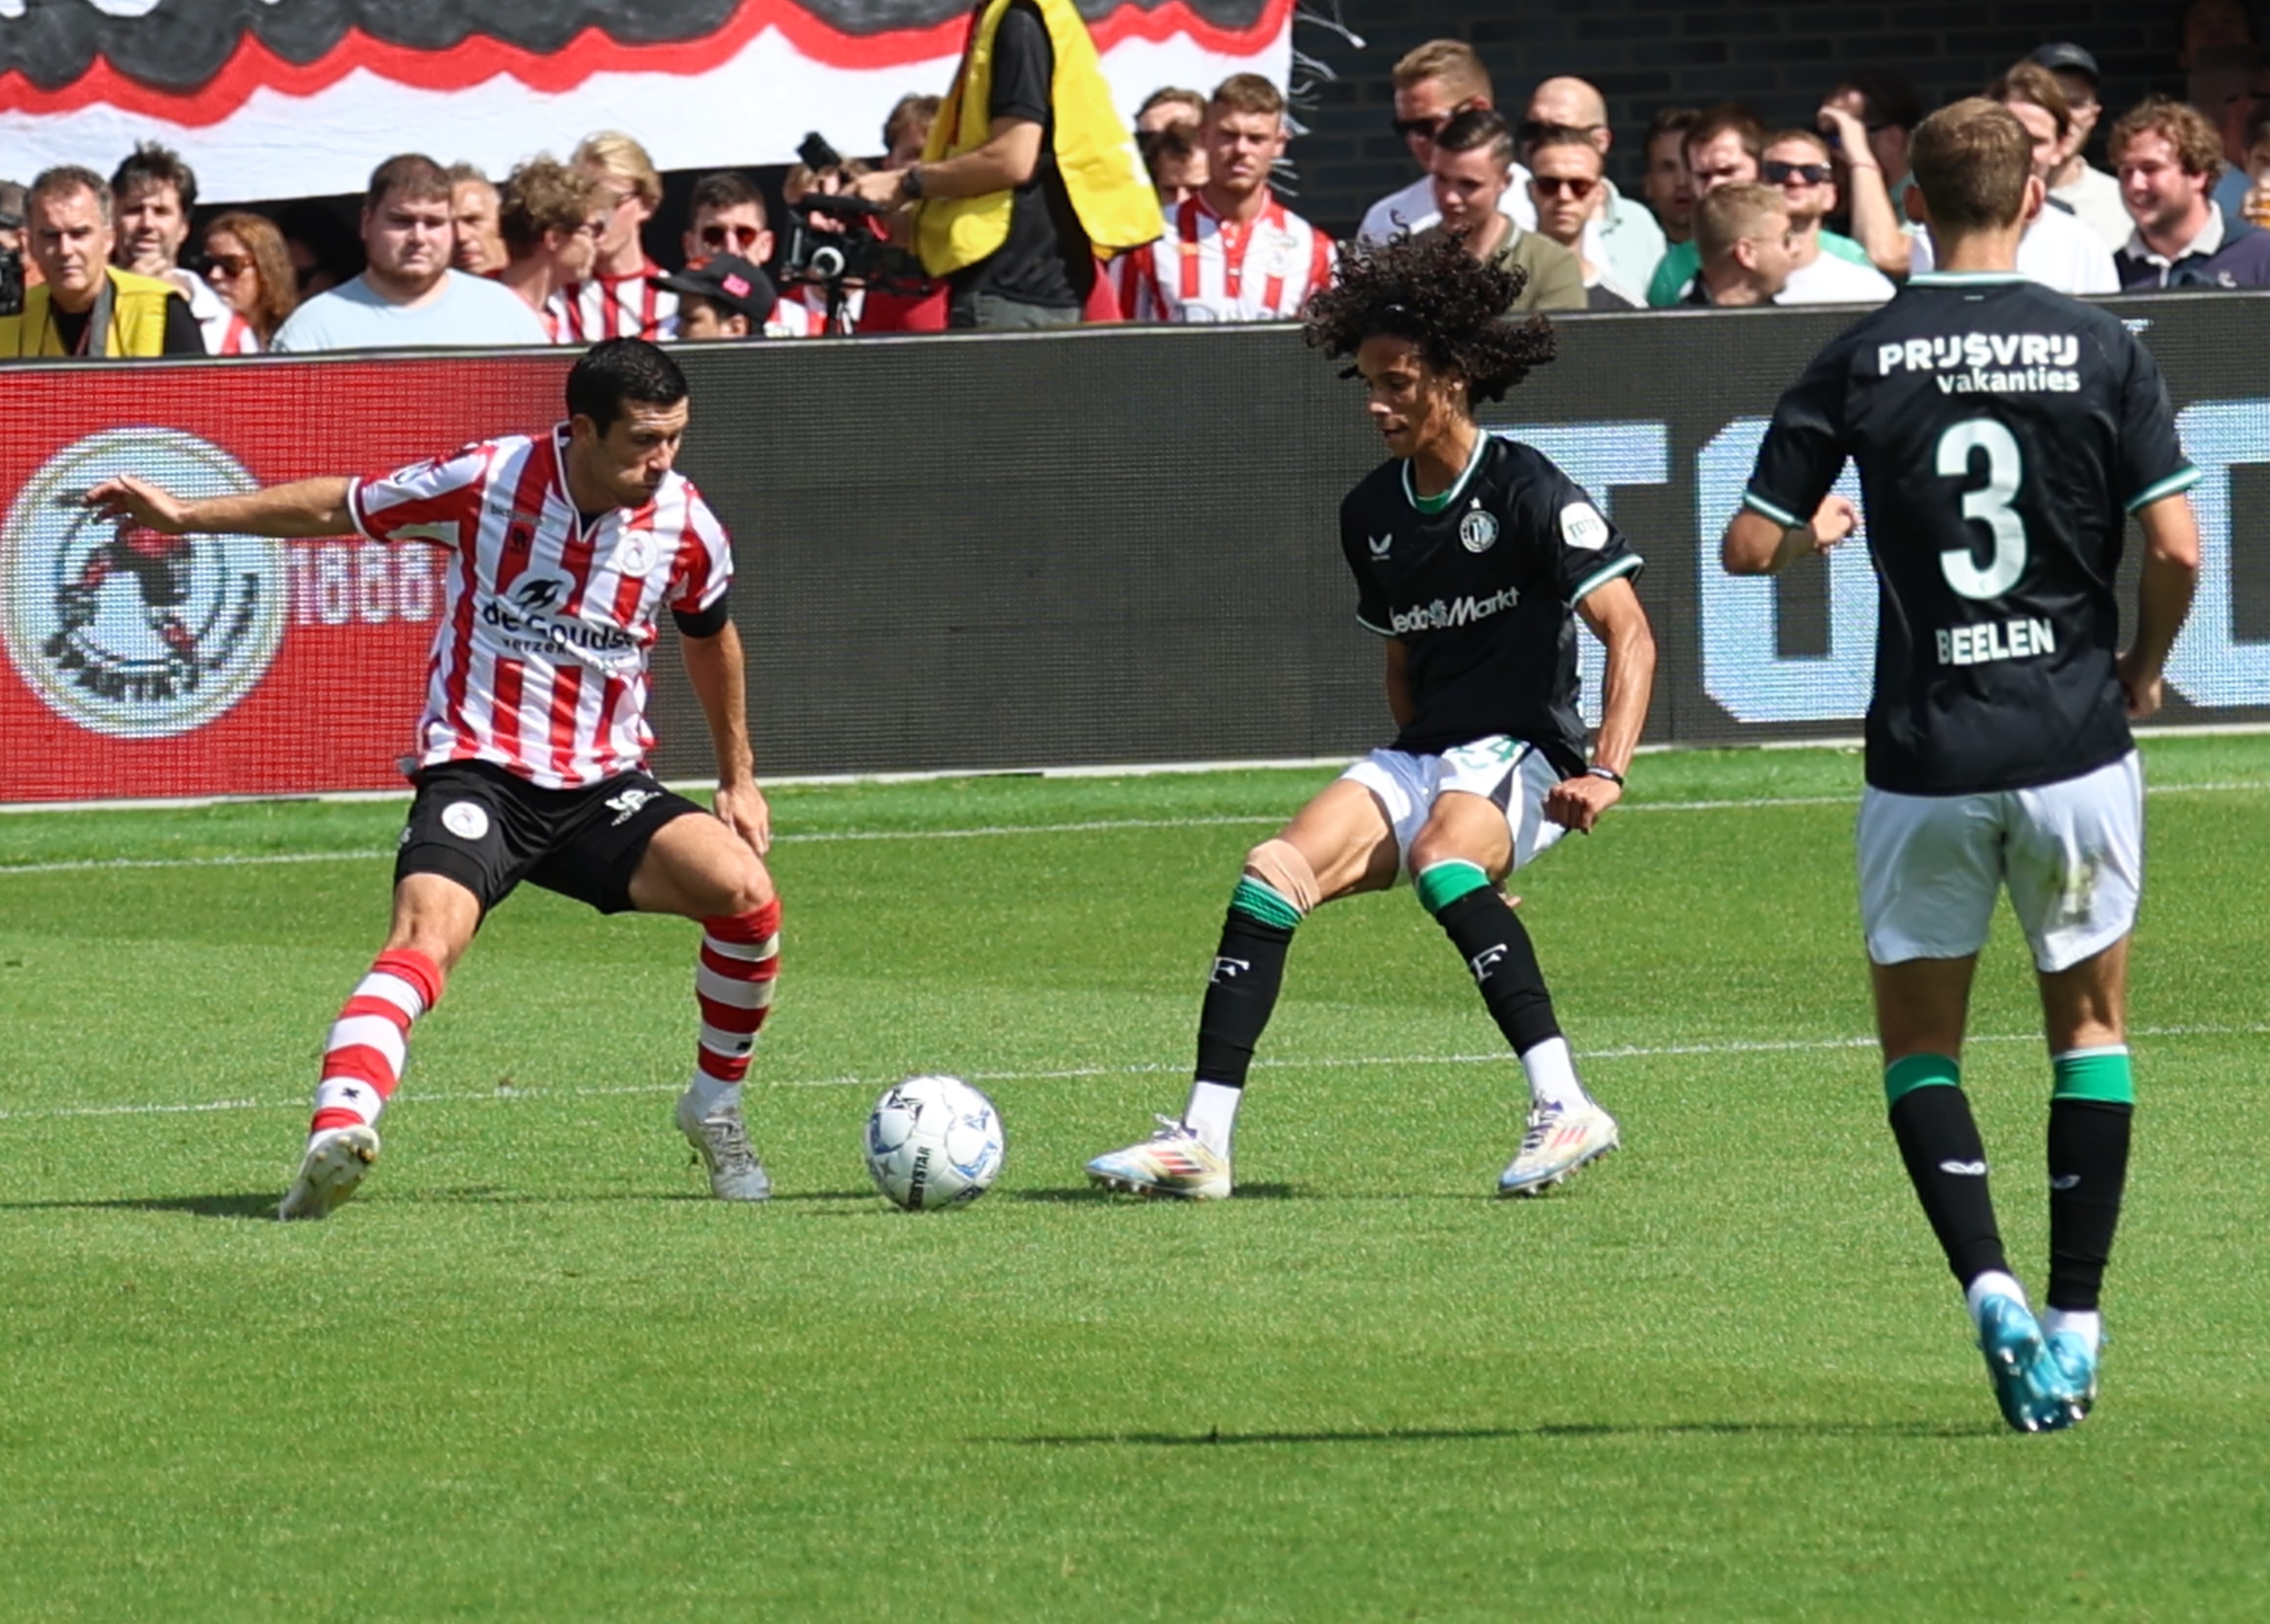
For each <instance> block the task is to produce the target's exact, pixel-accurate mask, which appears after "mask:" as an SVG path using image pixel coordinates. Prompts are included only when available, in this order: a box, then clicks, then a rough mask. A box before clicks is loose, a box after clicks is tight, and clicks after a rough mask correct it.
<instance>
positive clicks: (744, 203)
mask: <svg viewBox="0 0 2270 1624" xmlns="http://www.w3.org/2000/svg"><path fill="white" fill-rule="evenodd" d="M740 208H754V209H755V210H756V211H757V219H759V220H760V221H763V220H764V219H765V214H766V211H765V195H764V193H762V192H760V191H759V190H758V189H757V186H756V182H753V181H752V180H750V179H749V177H748V176H747V175H746V174H742V173H741V172H740V171H739V170H738V169H719V170H716V171H715V172H713V173H711V174H705V175H703V176H702V177H701V179H700V180H698V181H696V182H694V191H693V193H692V195H691V196H689V197H687V198H686V219H689V220H690V219H693V218H694V216H695V215H697V214H699V213H701V211H702V210H704V209H740Z"/></svg>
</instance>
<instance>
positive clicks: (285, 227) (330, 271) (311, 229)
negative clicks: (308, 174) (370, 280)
mask: <svg viewBox="0 0 2270 1624" xmlns="http://www.w3.org/2000/svg"><path fill="white" fill-rule="evenodd" d="M276 228H277V230H278V231H280V232H282V233H283V234H284V251H285V252H286V254H289V255H290V256H292V273H293V275H294V276H296V277H297V278H299V279H300V300H301V301H302V302H305V301H306V300H310V299H313V298H314V297H315V295H316V294H318V293H329V292H330V291H331V289H333V288H335V287H337V286H338V285H339V284H341V283H342V282H345V281H347V280H349V279H351V278H354V277H356V276H359V275H360V274H361V271H362V242H361V241H360V239H359V238H358V237H357V236H356V235H355V234H354V233H353V232H352V231H350V230H348V229H347V227H346V224H345V221H343V220H341V219H340V218H339V217H338V214H336V213H335V212H333V211H332V210H331V208H330V205H329V204H323V203H318V202H317V201H315V199H314V198H312V197H302V198H300V200H298V201H297V202H295V203H287V204H285V205H284V206H283V207H282V208H281V209H279V210H278V211H277V212H276ZM455 246H456V245H455V242H454V241H452V244H451V247H452V249H453V250H454V248H455Z"/></svg>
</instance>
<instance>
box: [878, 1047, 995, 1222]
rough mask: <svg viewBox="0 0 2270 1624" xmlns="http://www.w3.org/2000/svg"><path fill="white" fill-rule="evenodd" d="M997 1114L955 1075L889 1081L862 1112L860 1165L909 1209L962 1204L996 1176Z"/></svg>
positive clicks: (892, 1198) (918, 1210)
mask: <svg viewBox="0 0 2270 1624" xmlns="http://www.w3.org/2000/svg"><path fill="white" fill-rule="evenodd" d="M1007 1149H1008V1146H1007V1144H1006V1141H1005V1139H1004V1138H1003V1137H1002V1133H1001V1113H1000V1112H998V1111H997V1110H995V1109H993V1101H990V1100H989V1099H987V1098H986V1097H985V1096H984V1095H983V1094H980V1093H978V1092H977V1090H976V1089H975V1088H972V1087H971V1086H969V1085H968V1083H965V1082H963V1081H962V1080H961V1079H960V1078H958V1077H909V1079H907V1080H906V1081H904V1082H903V1083H894V1084H893V1085H892V1086H890V1087H889V1088H887V1089H886V1090H885V1091H884V1093H883V1097H882V1098H881V1099H879V1100H878V1101H875V1109H874V1111H873V1113H872V1115H871V1116H869V1117H868V1118H867V1144H866V1152H867V1171H868V1173H869V1174H871V1175H872V1176H873V1178H874V1181H875V1188H876V1189H878V1190H881V1191H882V1192H883V1194H884V1195H885V1196H886V1197H887V1198H890V1199H891V1200H892V1201H893V1202H894V1203H895V1204H896V1205H900V1206H902V1207H904V1208H906V1209H907V1210H908V1211H909V1212H924V1211H927V1210H929V1209H931V1208H932V1207H941V1206H967V1205H968V1204H969V1203H970V1202H972V1201H975V1200H976V1199H977V1198H978V1197H980V1196H982V1195H983V1194H984V1193H985V1190H986V1188H987V1186H989V1185H990V1184H991V1183H993V1181H994V1180H995V1179H997V1178H998V1177H999V1176H1000V1175H1001V1163H1002V1161H1003V1159H1004V1158H1005V1155H1006V1153H1007Z"/></svg>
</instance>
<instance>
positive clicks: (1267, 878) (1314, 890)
mask: <svg viewBox="0 0 2270 1624" xmlns="http://www.w3.org/2000/svg"><path fill="white" fill-rule="evenodd" d="M1245 871H1246V872H1247V873H1248V874H1250V875H1251V876H1252V877H1253V878H1254V879H1257V880H1259V881H1260V882H1261V883H1262V884H1263V885H1265V886H1268V887H1269V888H1270V889H1271V890H1272V891H1274V892H1275V893H1276V894H1278V895H1279V896H1281V897H1283V898H1284V899H1285V900H1286V901H1287V902H1290V903H1291V904H1292V905H1293V906H1294V908H1297V909H1298V910H1299V911H1300V912H1301V914H1302V916H1307V915H1309V914H1313V913H1315V912H1316V911H1317V903H1318V902H1319V901H1322V900H1323V888H1322V886H1319V885H1318V883H1317V871H1316V868H1315V866H1314V865H1313V864H1310V863H1309V859H1308V858H1307V857H1306V856H1302V852H1301V849H1300V848H1299V847H1298V846H1295V845H1294V844H1293V842H1290V841H1287V840H1278V839H1271V840H1265V841H1263V842H1261V843H1260V844H1259V845H1258V846H1256V847H1255V848H1254V849H1252V850H1250V851H1249V852H1247V853H1246V854H1245Z"/></svg>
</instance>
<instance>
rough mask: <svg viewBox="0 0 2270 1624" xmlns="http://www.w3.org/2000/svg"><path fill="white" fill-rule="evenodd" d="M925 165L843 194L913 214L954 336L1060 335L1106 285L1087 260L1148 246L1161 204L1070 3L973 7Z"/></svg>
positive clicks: (874, 178)
mask: <svg viewBox="0 0 2270 1624" xmlns="http://www.w3.org/2000/svg"><path fill="white" fill-rule="evenodd" d="M953 83H954V89H953V94H952V95H951V96H950V97H949V98H948V100H947V101H946V105H945V106H944V107H943V108H941V109H940V110H939V113H938V123H937V124H936V125H935V126H934V127H933V128H932V129H931V138H930V145H928V146H926V147H925V148H924V152H923V160H922V161H921V162H920V163H917V164H914V165H912V166H910V167H907V168H904V169H892V170H886V171H882V172H879V173H877V174H865V175H860V176H857V177H856V178H854V179H853V180H852V182H851V183H850V190H851V191H852V192H853V193H854V194H855V195H857V196H858V197H864V198H866V199H867V200H868V201H869V202H870V203H877V204H884V205H885V206H886V207H901V206H907V205H911V206H912V212H913V220H912V224H913V234H914V242H915V246H916V250H917V251H918V252H919V253H920V255H921V256H922V261H923V264H924V269H925V270H926V271H928V272H929V273H930V274H931V276H933V277H938V278H945V279H946V281H947V282H948V284H949V286H950V290H951V291H950V293H949V297H948V320H949V321H950V322H951V323H952V324H953V326H956V327H979V328H1030V327H1061V326H1069V325H1071V324H1072V323H1077V322H1079V320H1081V318H1082V315H1083V310H1084V307H1085V306H1086V304H1087V300H1088V299H1089V296H1090V295H1091V294H1092V293H1104V292H1105V291H1106V287H1105V284H1104V283H1103V281H1102V278H1099V277H1098V275H1097V274H1096V256H1097V255H1099V254H1101V255H1103V256H1110V255H1113V254H1116V253H1119V252H1121V251H1122V250H1124V249H1127V248H1139V247H1141V246H1142V245H1143V244H1145V243H1147V242H1150V241H1154V240H1155V239H1156V238H1157V237H1158V235H1159V234H1160V232H1161V229H1162V228H1163V222H1162V221H1161V219H1160V215H1159V200H1158V198H1157V197H1156V196H1155V195H1154V193H1153V192H1152V190H1151V188H1150V186H1149V185H1148V184H1147V182H1146V180H1145V178H1144V176H1143V175H1142V174H1141V173H1140V171H1139V168H1138V167H1137V159H1136V158H1135V153H1134V142H1133V141H1132V139H1131V137H1130V135H1129V132H1128V129H1127V125H1126V123H1125V122H1124V120H1122V119H1121V117H1120V116H1119V115H1118V113H1117V112H1116V110H1114V108H1113V107H1112V104H1111V85H1110V83H1109V81H1108V80H1107V79H1106V78H1104V77H1103V66H1102V62H1101V60H1100V59H1099V58H1098V57H1097V56H1096V51H1095V41H1094V40H1093V39H1092V38H1090V37H1089V34H1088V32H1087V24H1086V23H1085V22H1083V21H1082V20H1081V19H1080V15H1079V11H1076V10H1074V9H1073V7H1072V0H1013V4H1009V5H1007V6H1005V7H995V6H985V7H981V8H980V9H979V10H978V11H977V14H976V18H975V19H973V21H972V24H971V26H970V30H969V36H968V45H967V47H966V48H965V50H964V56H963V60H962V63H961V68H960V70H958V71H957V72H956V74H955V77H954V81H953Z"/></svg>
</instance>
